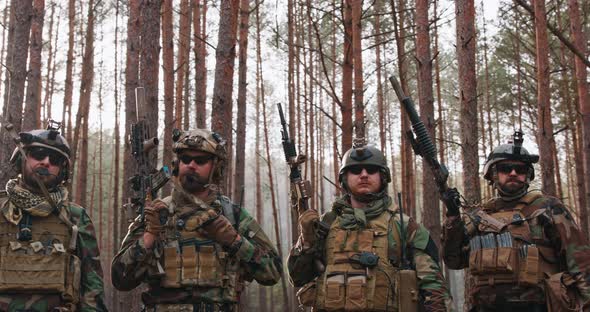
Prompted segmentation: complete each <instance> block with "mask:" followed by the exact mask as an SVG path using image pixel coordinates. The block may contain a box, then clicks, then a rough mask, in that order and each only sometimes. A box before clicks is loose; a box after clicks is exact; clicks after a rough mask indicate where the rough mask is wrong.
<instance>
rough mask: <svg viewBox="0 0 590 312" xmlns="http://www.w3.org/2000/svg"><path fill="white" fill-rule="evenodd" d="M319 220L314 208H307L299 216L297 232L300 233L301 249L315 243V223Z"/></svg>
mask: <svg viewBox="0 0 590 312" xmlns="http://www.w3.org/2000/svg"><path fill="white" fill-rule="evenodd" d="M319 220H320V216H319V214H318V212H317V211H316V210H314V209H308V210H306V211H304V212H303V213H302V214H301V215H300V216H299V220H298V224H299V233H301V236H300V240H301V244H302V247H303V249H309V248H311V247H313V245H314V244H315V242H316V240H317V236H316V224H317V222H318V221H319Z"/></svg>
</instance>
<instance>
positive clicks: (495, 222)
mask: <svg viewBox="0 0 590 312" xmlns="http://www.w3.org/2000/svg"><path fill="white" fill-rule="evenodd" d="M541 196H542V193H540V192H530V193H528V194H527V195H525V196H524V197H523V198H522V199H521V200H520V201H519V203H518V204H517V205H516V206H515V207H514V208H512V209H502V210H500V211H489V212H486V209H485V208H484V210H482V211H479V212H477V213H476V214H474V215H473V216H472V219H473V220H475V222H474V225H476V226H477V228H475V227H473V226H472V227H471V229H469V230H470V232H471V231H473V233H474V235H472V236H471V240H470V243H469V244H470V253H469V273H470V282H471V284H472V285H473V286H476V287H474V288H473V289H474V290H475V293H473V294H472V295H473V296H474V298H475V299H476V301H477V298H478V297H481V298H488V296H489V289H490V288H492V287H495V288H496V290H495V291H493V293H494V295H495V296H496V297H497V296H502V297H505V298H506V297H508V296H509V297H510V298H511V299H510V301H511V302H514V301H515V300H517V299H514V298H519V297H521V296H520V294H523V293H525V292H527V294H534V293H536V295H532V296H529V297H528V299H522V301H523V302H528V301H531V299H530V298H535V299H533V301H539V302H541V303H542V301H543V300H544V298H543V293H544V291H543V288H544V286H543V285H544V280H545V279H546V278H547V277H549V276H550V275H553V274H555V273H557V272H559V270H560V267H559V262H558V258H557V255H556V254H555V251H554V249H553V248H552V247H551V243H550V241H549V240H548V238H547V237H545V235H544V233H543V227H542V225H541V224H539V218H538V217H539V216H540V215H541V214H543V213H544V212H545V209H534V208H532V207H531V206H530V204H531V203H533V202H534V201H535V200H536V199H538V198H540V197H541ZM503 285H506V286H509V287H503ZM500 288H502V289H504V288H505V289H510V292H511V293H510V294H506V295H502V294H498V293H497V292H498V290H497V289H500ZM522 297H524V296H522ZM482 301H483V302H485V301H486V299H482Z"/></svg>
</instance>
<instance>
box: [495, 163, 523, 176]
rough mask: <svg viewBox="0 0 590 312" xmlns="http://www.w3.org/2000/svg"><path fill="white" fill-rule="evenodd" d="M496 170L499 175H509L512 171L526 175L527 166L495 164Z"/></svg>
mask: <svg viewBox="0 0 590 312" xmlns="http://www.w3.org/2000/svg"><path fill="white" fill-rule="evenodd" d="M496 170H497V171H498V172H501V173H505V174H509V173H511V172H512V170H514V171H515V172H516V174H527V173H528V172H529V166H527V165H523V164H497V165H496Z"/></svg>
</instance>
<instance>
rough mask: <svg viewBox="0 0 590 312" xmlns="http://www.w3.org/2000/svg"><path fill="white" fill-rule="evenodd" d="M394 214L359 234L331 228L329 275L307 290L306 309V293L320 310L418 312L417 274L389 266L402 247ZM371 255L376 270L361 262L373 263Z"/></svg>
mask: <svg viewBox="0 0 590 312" xmlns="http://www.w3.org/2000/svg"><path fill="white" fill-rule="evenodd" d="M392 214H393V212H392V211H390V210H387V211H386V212H385V213H383V214H381V215H380V216H379V217H377V218H375V219H373V220H370V221H369V224H368V227H367V228H365V229H359V230H345V229H341V228H340V226H339V222H338V221H336V222H334V223H332V225H331V227H330V231H329V234H328V237H327V239H326V242H325V246H326V270H325V271H324V273H323V274H322V275H320V276H319V277H318V278H317V279H316V280H315V281H313V282H311V283H309V284H308V285H306V286H304V288H303V289H302V290H301V291H300V293H299V295H300V301H301V302H302V303H303V304H304V302H303V301H304V300H305V299H304V300H301V299H302V298H301V297H302V296H304V293H305V292H306V291H307V292H308V293H311V294H314V295H315V298H314V300H312V301H311V302H308V304H311V305H313V306H314V307H315V308H316V309H317V310H318V311H416V310H417V302H418V287H417V278H416V271H414V270H400V269H399V268H398V267H396V266H394V265H393V264H392V263H391V262H390V259H391V258H392V253H393V254H395V253H396V252H397V251H396V250H397V249H400V248H399V247H400V246H401V243H400V235H399V232H398V230H399V227H398V226H396V225H395V224H394V222H395V221H397V222H399V217H395V218H394V217H393V216H392ZM396 216H399V215H396ZM408 219H409V218H408ZM408 219H405V220H408ZM390 245H392V246H391V247H389V246H390ZM391 248H394V249H396V250H393V251H392V250H391ZM371 255H377V256H378V260H377V259H376V258H375V257H372V261H373V263H372V264H373V265H372V266H371V265H369V266H367V265H363V264H362V263H363V261H364V262H367V261H369V262H370V261H371ZM367 256H369V258H370V259H366V258H367ZM359 257H360V259H359ZM363 257H365V259H364V260H363V259H362V258H363ZM398 259H399V258H398ZM400 286H401V287H400ZM313 288H315V292H314V291H313ZM402 288H403V289H402ZM310 289H312V290H311V291H310ZM308 296H309V295H308ZM402 301H403V302H402Z"/></svg>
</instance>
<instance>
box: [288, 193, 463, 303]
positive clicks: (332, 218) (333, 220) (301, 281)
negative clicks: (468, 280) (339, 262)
mask: <svg viewBox="0 0 590 312" xmlns="http://www.w3.org/2000/svg"><path fill="white" fill-rule="evenodd" d="M339 201H340V202H341V203H342V199H340V200H339ZM390 202H391V201H390ZM346 203H348V202H346ZM383 214H390V215H391V217H387V219H388V220H389V218H394V220H395V222H392V224H394V228H392V229H391V230H388V231H387V237H388V239H387V241H388V245H389V246H388V247H387V248H388V251H387V253H389V254H390V255H389V259H388V260H385V259H384V261H387V262H389V263H390V264H391V265H393V266H394V267H396V268H399V267H400V264H399V259H400V258H401V256H400V255H399V254H397V251H392V250H397V248H396V247H395V246H392V244H396V243H395V242H394V234H393V231H397V232H398V233H400V232H401V231H400V225H401V222H400V217H399V216H400V215H399V211H398V210H394V206H393V204H391V205H390V206H389V207H387V209H385V210H384V211H383V212H382V213H381V215H379V216H378V217H375V218H372V219H371V220H369V221H368V222H367V226H366V229H373V228H374V224H373V222H372V221H374V220H377V219H381V218H382V215H383ZM321 219H322V221H323V222H326V223H328V224H331V226H330V233H331V232H332V231H334V230H335V229H337V228H338V227H340V224H341V221H342V217H341V215H340V214H339V212H338V210H336V209H333V210H332V211H330V212H328V213H326V214H324V215H323V216H322V218H321ZM403 221H404V232H405V233H406V242H407V248H406V255H407V258H408V260H409V262H410V265H411V268H412V269H414V270H415V271H416V274H417V278H418V289H419V302H420V305H421V306H422V307H423V308H424V310H425V311H450V310H451V306H452V298H451V295H450V292H449V289H448V286H447V282H446V280H445V278H444V276H443V274H442V271H441V268H440V265H439V256H438V248H437V247H436V244H435V243H434V241H433V240H432V238H431V237H430V233H429V232H428V230H427V229H426V228H425V227H424V226H422V225H419V224H418V223H417V222H416V221H415V220H414V219H412V218H410V217H409V216H407V215H405V214H404V218H403ZM330 233H328V235H327V236H328V237H329V236H330V235H331V234H330ZM319 244H320V245H321V246H318V243H316V245H315V246H313V247H312V248H311V249H309V250H304V248H303V247H302V244H301V238H300V239H299V240H298V242H297V244H296V245H295V246H294V247H293V248H292V249H291V252H290V254H289V258H288V264H287V265H288V270H289V277H290V281H291V283H292V284H293V285H294V286H295V287H301V286H304V285H305V284H308V283H310V282H314V279H316V278H317V277H320V276H322V272H320V271H318V269H317V265H315V263H316V262H317V261H316V260H317V257H318V256H317V255H318V253H317V252H316V250H317V248H320V249H319V250H321V251H322V252H320V254H322V256H321V259H320V261H321V262H322V263H324V264H325V263H326V259H328V257H330V255H328V254H327V251H326V250H327V248H326V241H322V242H321V243H319ZM393 254H394V256H391V255H393ZM384 258H387V257H384ZM393 258H397V260H396V259H393ZM316 280H317V279H316ZM390 285H391V284H390ZM395 311H397V309H395Z"/></svg>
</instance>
